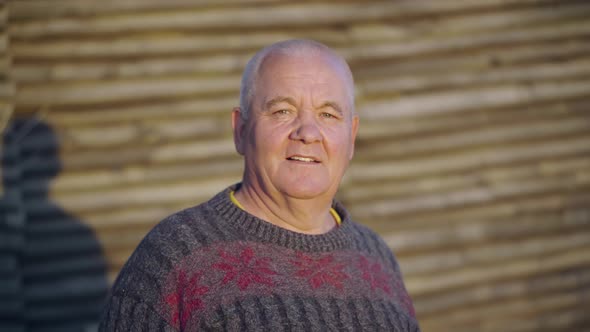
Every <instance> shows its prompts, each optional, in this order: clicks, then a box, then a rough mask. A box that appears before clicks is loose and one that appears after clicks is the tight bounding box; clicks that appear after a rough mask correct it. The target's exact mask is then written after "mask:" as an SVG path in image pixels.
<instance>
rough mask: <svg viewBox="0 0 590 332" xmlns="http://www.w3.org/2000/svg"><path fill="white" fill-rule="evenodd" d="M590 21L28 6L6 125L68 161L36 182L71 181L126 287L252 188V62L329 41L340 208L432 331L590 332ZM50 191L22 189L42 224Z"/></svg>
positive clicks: (570, 10)
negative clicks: (243, 98) (234, 132)
mask: <svg viewBox="0 0 590 332" xmlns="http://www.w3.org/2000/svg"><path fill="white" fill-rule="evenodd" d="M589 15H590V4H589V3H588V2H587V1H578V0H566V1H557V0H484V1H482V0H477V1H476V0H469V1H453V0H442V1H441V0H425V1H406V0H400V1H356V0H346V1H333V0H324V1H304V2H301V1H287V0H248V1H225V2H223V3H221V2H218V1H210V0H199V1H188V0H173V1H155V0H148V1H139V0H123V1H114V0H113V1H111V0H109V1H101V2H98V1H92V0H83V1H73V0H58V1H52V2H51V3H48V2H45V1H32V0H31V1H12V2H9V3H8V4H7V5H6V6H0V25H2V26H3V27H4V29H3V30H2V31H3V33H2V34H0V110H2V111H3V113H2V114H4V115H6V114H9V113H10V110H12V109H13V107H14V110H15V113H16V116H18V117H33V118H36V119H38V121H42V122H43V123H47V124H48V125H49V126H51V127H52V128H53V130H54V133H53V135H54V137H55V138H56V139H57V141H58V142H59V144H60V149H59V159H55V158H53V159H52V158H50V157H48V156H47V155H40V156H38V158H37V159H35V160H31V161H29V163H28V164H27V165H26V166H27V167H28V169H30V170H31V172H33V174H43V173H44V172H48V171H49V170H59V171H60V173H59V176H57V177H56V178H55V179H54V181H53V182H52V184H51V188H50V189H51V198H52V199H53V200H54V202H55V203H56V204H59V205H60V206H61V207H62V208H64V209H65V210H67V211H68V212H70V213H72V214H73V215H75V216H76V217H78V218H79V219H80V220H82V221H84V222H85V224H86V225H88V226H90V227H91V228H92V229H93V230H94V231H95V232H96V234H97V235H98V237H99V238H100V241H101V244H102V246H103V249H104V253H105V255H106V258H107V260H108V264H109V276H110V278H111V280H112V279H113V278H114V277H115V276H116V274H117V272H118V270H119V269H120V268H121V266H122V265H123V264H124V262H125V261H126V259H127V257H128V256H129V255H130V253H131V252H132V250H133V249H134V248H135V246H136V245H137V243H138V242H139V241H140V240H141V238H142V237H143V236H144V235H145V234H146V233H147V232H148V231H149V229H150V228H151V227H153V225H154V224H155V223H157V222H158V221H159V220H161V219H162V218H164V217H165V216H167V215H169V214H170V213H173V212H174V211H177V210H179V209H181V208H185V207H188V206H191V205H194V204H197V203H200V202H202V201H205V200H206V199H208V198H209V197H211V196H212V195H213V194H215V193H216V192H218V191H219V190H221V189H223V188H224V187H226V186H227V185H230V184H232V183H234V182H236V181H239V179H240V178H241V173H242V161H241V158H240V157H239V156H238V155H237V153H236V152H235V150H234V146H233V141H232V137H231V127H230V112H231V109H232V107H233V106H236V105H237V102H238V93H239V91H238V89H239V80H240V75H241V71H242V69H243V67H244V65H245V63H246V61H247V60H248V59H249V57H250V56H251V55H252V54H253V53H254V52H255V51H256V50H257V49H259V48H260V47H263V46H265V45H267V44H269V43H272V42H275V41H278V40H282V39H287V38H312V39H317V40H319V41H321V42H324V43H326V44H327V45H329V46H331V47H333V48H334V49H335V50H337V51H338V52H340V53H341V54H343V55H344V56H345V57H346V59H347V60H348V61H349V63H350V65H351V67H352V70H353V73H354V75H355V79H356V86H355V89H356V95H357V104H356V106H357V111H358V113H359V115H360V117H361V125H360V132H359V136H358V139H357V142H356V154H355V158H354V160H353V162H352V163H351V166H350V169H349V170H348V172H347V174H346V176H345V178H344V180H343V182H342V185H341V190H340V192H339V194H338V197H339V199H341V200H342V201H343V202H344V203H345V205H346V206H347V207H348V208H349V210H350V211H351V212H352V215H353V216H354V217H355V219H356V220H358V221H359V222H361V223H364V224H366V225H368V226H370V227H371V228H373V229H375V230H376V231H378V232H379V233H380V234H381V235H382V236H383V237H384V239H385V241H386V242H387V243H388V244H389V245H390V246H391V247H392V248H393V249H394V251H395V253H396V255H397V257H398V259H399V261H400V264H401V267H402V270H403V271H404V273H405V279H406V283H407V287H408V289H409V292H410V294H411V295H412V297H413V299H414V302H415V306H416V309H417V315H418V318H419V321H420V323H421V325H422V328H423V330H424V331H541V330H542V331H564V330H587V329H589V328H590V320H589V319H588V315H587V313H586V311H587V310H584V309H585V308H587V307H589V306H590V300H589V299H590V297H589V296H588V294H590V289H589V288H588V281H589V278H590V208H589V207H590V44H589V43H588V40H589V37H590V21H589V20H588V16H589ZM7 111H8V112H7ZM31 135H33V136H34V135H37V134H31ZM44 135H46V134H38V136H36V137H29V138H28V139H27V142H29V143H27V144H28V145H25V146H23V147H22V148H23V149H24V151H36V150H35V149H41V150H42V149H47V148H48V146H49V143H48V142H51V141H52V140H51V137H48V136H44ZM31 142H32V143H31ZM42 182H43V180H42V179H40V178H39V177H29V178H28V179H26V181H24V184H23V190H25V191H26V192H27V193H28V195H29V196H31V197H32V198H31V199H30V200H28V201H27V206H28V207H29V209H30V210H31V211H32V213H33V214H37V215H43V214H44V213H48V212H47V211H50V210H51V208H52V206H51V205H50V204H48V203H47V201H42V200H36V199H35V198H34V197H38V193H39V191H40V190H41V189H40V188H41V187H42V186H43V183H42ZM36 195H37V196H36ZM76 266H78V265H76Z"/></svg>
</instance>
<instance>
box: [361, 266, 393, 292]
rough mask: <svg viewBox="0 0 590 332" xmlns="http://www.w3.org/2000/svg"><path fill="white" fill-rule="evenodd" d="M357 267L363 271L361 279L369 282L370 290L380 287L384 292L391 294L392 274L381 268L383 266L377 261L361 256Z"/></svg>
mask: <svg viewBox="0 0 590 332" xmlns="http://www.w3.org/2000/svg"><path fill="white" fill-rule="evenodd" d="M359 267H360V269H361V271H362V273H363V279H364V280H365V281H367V282H368V283H369V285H370V286H371V289H372V290H375V289H377V288H379V289H382V290H383V291H384V292H385V293H387V294H389V295H391V285H390V283H391V280H392V276H391V275H390V274H389V273H387V272H385V271H384V270H383V266H382V265H381V264H380V263H378V262H371V261H369V260H368V259H367V258H366V257H364V256H361V257H360V259H359Z"/></svg>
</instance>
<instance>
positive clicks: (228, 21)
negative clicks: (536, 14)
mask: <svg viewBox="0 0 590 332" xmlns="http://www.w3.org/2000/svg"><path fill="white" fill-rule="evenodd" d="M539 2H540V1H538V0H537V1H533V0H519V1H516V0H508V1H507V0H504V1H499V0H484V1H473V0H470V1H464V2H462V3H461V4H458V3H456V2H454V1H449V0H444V1H430V2H429V3H428V6H426V5H424V4H413V3H412V2H400V3H397V4H395V5H393V4H392V3H391V2H389V1H380V2H371V3H363V4H359V3H347V2H346V3H341V4H339V5H334V4H330V3H308V4H306V5H305V6H302V5H301V4H284V5H277V6H266V7H261V8H260V7H257V6H244V7H242V8H223V9H215V8H214V9H210V10H206V11H201V10H198V9H192V8H186V9H183V10H182V11H177V12H174V19H170V14H169V13H167V12H159V11H157V12H153V13H143V14H142V15H130V14H128V13H124V14H120V15H105V16H91V17H87V18H86V19H84V20H81V19H79V18H62V17H57V18H55V19H54V20H51V21H41V22H35V21H33V22H18V21H17V22H15V23H14V25H13V34H14V36H15V37H16V38H23V37H39V36H48V35H58V34H67V33H74V34H83V33H113V32H120V31H129V30H131V31H133V30H146V29H189V28H190V29H215V28H223V29H227V28H244V27H250V28H252V27H275V26H283V27H284V26H306V25H309V24H313V23H314V22H321V24H324V25H326V24H338V23H345V22H346V23H350V22H355V21H363V20H380V19H386V18H387V19H393V18H408V17H412V16H421V15H428V14H437V15H441V14H443V13H452V12H455V11H464V10H468V9H471V10H477V9H480V10H483V9H488V8H490V7H491V8H493V7H497V6H507V5H509V4H510V3H516V4H519V5H524V4H526V3H529V4H532V3H539ZM546 3H551V1H547V2H546ZM260 17H264V18H265V19H264V20H261V19H260Z"/></svg>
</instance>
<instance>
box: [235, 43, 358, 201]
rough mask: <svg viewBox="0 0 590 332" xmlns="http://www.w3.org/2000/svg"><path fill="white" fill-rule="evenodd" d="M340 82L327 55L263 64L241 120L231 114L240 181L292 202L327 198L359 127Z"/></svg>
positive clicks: (340, 74)
mask: <svg viewBox="0 0 590 332" xmlns="http://www.w3.org/2000/svg"><path fill="white" fill-rule="evenodd" d="M346 80H347V76H346V75H345V69H344V68H342V67H340V66H339V65H338V63H337V62H336V61H335V60H334V59H332V58H330V57H328V56H326V55H318V56H314V57H311V56H308V57H287V56H284V55H271V56H269V57H267V58H266V59H265V63H264V65H263V66H262V68H261V71H260V72H259V76H258V80H257V84H256V87H255V95H254V96H253V98H252V100H251V109H250V113H249V117H248V119H247V120H245V121H244V120H242V119H241V118H240V116H239V112H238V111H237V110H236V111H234V113H233V123H234V138H235V140H236V147H237V149H238V152H240V153H241V154H243V155H244V157H245V165H246V170H245V175H244V181H245V182H247V183H249V184H251V185H253V186H257V187H258V189H261V190H263V191H265V192H267V193H268V192H279V193H281V194H283V195H286V196H289V197H292V198H299V199H310V198H316V197H320V196H324V197H330V198H331V197H333V195H334V194H335V193H336V191H337V189H338V186H339V183H340V180H341V179H342V176H343V175H344V172H345V170H346V168H347V167H348V163H349V161H350V159H351V158H352V155H353V151H354V139H355V137H356V132H357V127H358V117H357V116H356V115H354V116H353V114H352V107H353V105H350V101H351V98H350V95H349V94H350V91H349V89H348V86H347V81H346Z"/></svg>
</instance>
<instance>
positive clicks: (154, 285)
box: [113, 203, 216, 298]
mask: <svg viewBox="0 0 590 332" xmlns="http://www.w3.org/2000/svg"><path fill="white" fill-rule="evenodd" d="M215 219H216V217H215V215H214V213H213V212H212V211H211V209H210V208H209V207H208V206H207V203H203V204H200V205H197V206H194V207H191V208H187V209H184V210H182V211H179V212H176V213H174V214H172V215H170V216H168V217H166V218H165V219H163V220H162V221H160V222H159V223H158V224H157V225H156V226H154V228H152V230H150V231H149V232H148V234H147V235H146V236H145V237H144V238H143V240H142V241H141V242H140V243H139V245H138V246H137V248H136V249H135V250H134V252H133V253H132V254H131V256H130V257H129V259H128V260H127V262H126V263H125V265H124V266H123V268H122V269H121V271H120V273H119V276H118V278H117V280H116V282H115V285H114V287H113V293H121V295H125V296H132V297H133V296H138V297H142V298H143V297H144V296H142V295H141V294H145V290H146V289H152V290H156V289H159V288H160V287H161V283H162V282H163V281H164V280H163V279H164V278H165V276H166V275H167V274H168V273H170V271H172V270H174V268H175V266H176V265H178V264H179V263H180V262H181V261H182V260H183V259H184V257H185V256H186V255H188V254H189V253H191V252H193V251H195V250H199V248H201V247H203V246H204V245H206V244H207V243H208V242H209V241H211V237H212V236H211V235H210V234H209V233H214V232H215V231H213V230H212V229H213V228H214V226H212V224H214V223H215Z"/></svg>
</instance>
